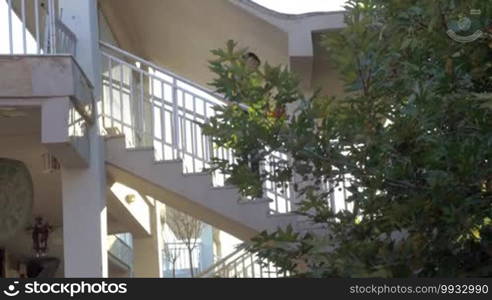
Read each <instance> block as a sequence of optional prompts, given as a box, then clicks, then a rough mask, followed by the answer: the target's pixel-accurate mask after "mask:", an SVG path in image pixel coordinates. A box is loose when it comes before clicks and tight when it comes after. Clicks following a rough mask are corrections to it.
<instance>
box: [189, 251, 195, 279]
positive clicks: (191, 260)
mask: <svg viewBox="0 0 492 300" xmlns="http://www.w3.org/2000/svg"><path fill="white" fill-rule="evenodd" d="M188 257H189V259H190V275H191V278H193V277H195V272H193V249H191V248H188Z"/></svg>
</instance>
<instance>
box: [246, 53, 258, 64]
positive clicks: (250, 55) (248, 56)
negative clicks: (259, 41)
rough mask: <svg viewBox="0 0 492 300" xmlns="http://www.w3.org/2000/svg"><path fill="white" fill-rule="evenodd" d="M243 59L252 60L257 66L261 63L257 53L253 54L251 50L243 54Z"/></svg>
mask: <svg viewBox="0 0 492 300" xmlns="http://www.w3.org/2000/svg"><path fill="white" fill-rule="evenodd" d="M244 59H246V60H247V61H254V63H255V65H256V66H259V65H260V64H261V60H260V58H259V57H258V55H256V54H254V53H253V52H248V53H246V54H245V55H244Z"/></svg>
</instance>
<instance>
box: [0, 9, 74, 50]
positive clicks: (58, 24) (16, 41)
mask: <svg viewBox="0 0 492 300" xmlns="http://www.w3.org/2000/svg"><path fill="white" fill-rule="evenodd" d="M0 14H1V15H0V28H1V29H2V30H0V54H8V55H53V54H71V55H74V56H75V49H76V43H77V38H76V36H75V34H74V33H73V32H72V31H70V29H69V28H68V27H67V26H66V25H65V24H63V22H62V21H61V20H60V19H59V16H58V14H57V1H55V0H45V1H41V0H0Z"/></svg>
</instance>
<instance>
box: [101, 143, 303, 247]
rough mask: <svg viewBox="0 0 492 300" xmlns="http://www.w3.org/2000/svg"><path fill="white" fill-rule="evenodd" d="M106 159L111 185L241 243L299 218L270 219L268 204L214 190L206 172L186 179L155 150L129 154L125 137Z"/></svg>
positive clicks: (110, 145)
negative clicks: (121, 186)
mask: <svg viewBox="0 0 492 300" xmlns="http://www.w3.org/2000/svg"><path fill="white" fill-rule="evenodd" d="M106 160H107V169H108V172H109V176H110V177H111V179H112V180H114V181H116V182H120V183H123V184H125V185H127V186H129V187H132V188H134V189H135V190H138V191H141V192H142V193H145V194H146V195H148V196H151V197H153V198H155V199H158V200H160V201H162V202H164V203H165V204H167V205H169V206H171V207H173V208H176V209H179V210H181V211H184V212H186V213H188V214H190V215H192V216H195V217H197V218H199V219H201V220H202V221H204V222H206V223H208V224H210V225H212V226H215V227H217V228H219V229H221V230H223V231H226V232H228V233H230V234H233V235H235V236H237V237H238V238H240V239H243V240H249V239H250V238H251V237H253V236H254V235H255V234H257V233H259V232H260V231H263V230H274V229H276V228H278V227H284V226H286V225H288V224H291V223H295V221H296V218H297V216H295V215H293V214H278V215H271V214H270V207H269V203H270V202H271V200H269V199H261V200H254V201H244V200H240V195H239V193H238V190H237V189H236V188H234V187H213V186H212V177H211V175H210V174H208V173H191V174H184V173H183V162H182V161H181V160H168V161H155V159H154V149H153V148H134V149H127V148H126V143H125V137H124V136H116V137H109V138H107V140H106Z"/></svg>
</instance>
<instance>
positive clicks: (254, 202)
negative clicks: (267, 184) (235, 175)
mask: <svg viewBox="0 0 492 300" xmlns="http://www.w3.org/2000/svg"><path fill="white" fill-rule="evenodd" d="M272 202H273V200H271V199H256V200H239V201H238V203H239V204H242V205H248V204H260V203H267V204H269V203H272Z"/></svg>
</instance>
